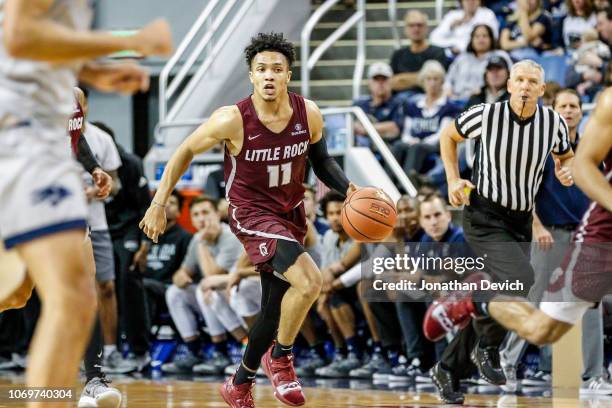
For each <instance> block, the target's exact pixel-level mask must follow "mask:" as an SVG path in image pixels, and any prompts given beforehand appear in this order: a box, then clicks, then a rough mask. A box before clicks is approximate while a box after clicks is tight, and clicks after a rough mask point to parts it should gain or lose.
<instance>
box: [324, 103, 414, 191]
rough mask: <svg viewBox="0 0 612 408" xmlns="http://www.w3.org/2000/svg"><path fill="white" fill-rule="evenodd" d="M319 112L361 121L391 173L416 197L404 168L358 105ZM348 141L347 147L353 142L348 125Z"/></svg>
mask: <svg viewBox="0 0 612 408" xmlns="http://www.w3.org/2000/svg"><path fill="white" fill-rule="evenodd" d="M321 113H322V114H323V116H326V115H337V114H345V115H354V117H355V118H356V119H357V120H358V121H359V123H361V125H362V126H363V128H364V129H365V131H366V132H367V134H368V137H369V138H370V139H371V140H372V142H373V143H374V146H376V148H377V149H378V152H379V153H380V154H381V156H382V158H383V160H384V161H385V163H386V164H387V165H388V166H389V169H390V170H391V173H393V175H394V176H395V178H396V179H397V181H398V182H399V184H401V186H402V187H403V188H404V190H405V191H406V193H407V194H408V195H410V196H411V197H416V195H417V190H416V188H415V187H414V185H413V184H412V182H411V181H410V179H409V178H408V176H407V175H406V173H405V172H404V169H402V167H401V166H400V165H399V163H398V162H397V160H396V159H395V156H393V153H391V150H389V147H388V146H387V144H386V143H385V141H384V140H383V138H382V137H381V136H380V134H379V133H378V131H377V130H376V128H375V127H374V125H373V124H372V121H370V119H369V118H368V115H366V114H365V112H364V111H363V110H362V109H361V108H360V107H358V106H351V107H346V108H325V109H321ZM348 131H349V132H348V141H350V142H351V143H347V148H348V147H349V146H352V144H353V129H352V127H349V129H348Z"/></svg>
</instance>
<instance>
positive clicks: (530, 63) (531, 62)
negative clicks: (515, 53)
mask: <svg viewBox="0 0 612 408" xmlns="http://www.w3.org/2000/svg"><path fill="white" fill-rule="evenodd" d="M521 67H524V68H532V69H537V70H539V71H540V80H541V81H542V83H544V82H545V80H544V68H542V66H541V65H540V64H538V63H537V62H535V61H534V60H530V59H526V60H522V61H519V62H517V63H516V64H514V65H512V69H510V78H512V77H513V75H514V71H516V70H517V69H518V68H521Z"/></svg>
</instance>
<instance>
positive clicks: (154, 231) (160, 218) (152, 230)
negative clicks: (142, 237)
mask: <svg viewBox="0 0 612 408" xmlns="http://www.w3.org/2000/svg"><path fill="white" fill-rule="evenodd" d="M138 227H139V228H140V229H142V231H143V232H144V233H145V234H146V235H147V237H149V238H150V239H151V240H152V241H153V242H155V243H156V244H157V240H158V238H159V236H160V234H162V233H163V232H164V231H165V230H166V209H165V208H164V207H162V206H160V205H157V204H155V203H151V206H150V207H149V209H148V210H147V212H146V213H145V216H144V218H143V219H142V221H140V224H138Z"/></svg>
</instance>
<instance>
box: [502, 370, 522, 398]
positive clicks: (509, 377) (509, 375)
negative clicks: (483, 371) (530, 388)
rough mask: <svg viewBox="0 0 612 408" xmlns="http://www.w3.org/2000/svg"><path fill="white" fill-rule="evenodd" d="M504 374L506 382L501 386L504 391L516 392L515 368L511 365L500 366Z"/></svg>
mask: <svg viewBox="0 0 612 408" xmlns="http://www.w3.org/2000/svg"><path fill="white" fill-rule="evenodd" d="M502 370H503V371H504V375H505V376H506V384H504V385H502V386H501V389H502V390H504V391H505V392H516V390H517V389H518V380H517V379H516V368H514V367H513V366H502Z"/></svg>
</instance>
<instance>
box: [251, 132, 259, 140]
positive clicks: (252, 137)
mask: <svg viewBox="0 0 612 408" xmlns="http://www.w3.org/2000/svg"><path fill="white" fill-rule="evenodd" d="M259 136H261V133H260V134H258V135H255V136H249V140H255V139H257V138H258V137H259Z"/></svg>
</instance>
